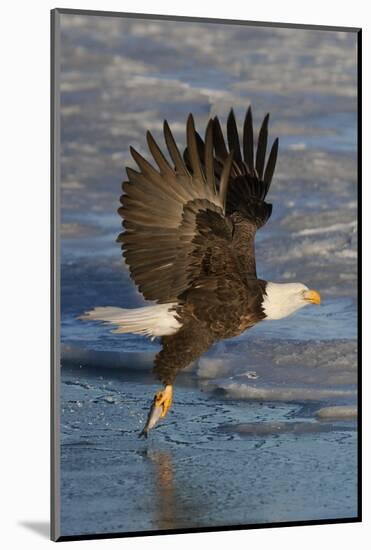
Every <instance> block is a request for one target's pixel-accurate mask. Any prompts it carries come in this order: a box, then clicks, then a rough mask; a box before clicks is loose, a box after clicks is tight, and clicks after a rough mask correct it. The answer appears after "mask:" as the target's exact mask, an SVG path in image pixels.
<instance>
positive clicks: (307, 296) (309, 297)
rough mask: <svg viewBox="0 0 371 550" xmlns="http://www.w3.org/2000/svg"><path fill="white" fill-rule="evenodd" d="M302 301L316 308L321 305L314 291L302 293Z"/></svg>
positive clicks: (317, 294) (319, 297) (319, 298)
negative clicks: (314, 305)
mask: <svg viewBox="0 0 371 550" xmlns="http://www.w3.org/2000/svg"><path fill="white" fill-rule="evenodd" d="M304 300H306V301H307V302H310V303H311V304H316V305H317V306H318V305H319V304H320V303H321V296H320V295H319V293H318V292H317V291H316V290H306V291H305V292H304Z"/></svg>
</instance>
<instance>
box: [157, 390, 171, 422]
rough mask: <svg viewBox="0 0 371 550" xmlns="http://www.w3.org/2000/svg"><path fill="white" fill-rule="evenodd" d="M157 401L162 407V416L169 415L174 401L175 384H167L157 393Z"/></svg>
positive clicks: (158, 405)
mask: <svg viewBox="0 0 371 550" xmlns="http://www.w3.org/2000/svg"><path fill="white" fill-rule="evenodd" d="M154 400H155V403H156V406H157V407H162V413H161V418H164V416H166V415H167V413H168V412H169V409H170V407H171V404H172V402H173V386H172V384H166V385H165V386H164V389H163V390H160V391H158V392H157V393H156V394H155V399H154Z"/></svg>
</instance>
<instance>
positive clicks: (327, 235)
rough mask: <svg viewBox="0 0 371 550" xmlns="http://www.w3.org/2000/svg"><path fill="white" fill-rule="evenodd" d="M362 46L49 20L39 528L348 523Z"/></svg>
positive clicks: (109, 18) (240, 27) (355, 394)
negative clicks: (49, 328) (44, 434)
mask: <svg viewBox="0 0 371 550" xmlns="http://www.w3.org/2000/svg"><path fill="white" fill-rule="evenodd" d="M210 15H212V14H210ZM246 16H247V18H248V12H247V13H246ZM360 39H361V31H360V30H359V29H355V28H337V27H320V26H318V27H316V26H304V25H301V26H300V25H287V24H286V25H284V24H278V23H256V22H247V21H227V20H216V19H192V18H186V17H172V16H156V15H140V14H120V13H109V12H107V13H105V12H89V11H80V10H65V9H58V10H54V11H53V12H52V218H53V223H52V226H53V227H52V243H53V249H52V255H53V262H52V293H53V334H52V538H53V539H54V540H73V539H87V538H102V537H120V536H133V535H148V534H166V533H188V532H195V531H212V530H231V529H247V528H258V527H268V526H271V527H275V526H282V525H307V524H318V523H334V522H354V521H360V519H361V510H360V498H361V493H360V462H359V457H360V444H359V440H360V421H359V417H358V415H357V411H358V404H359V399H360V382H359V376H360V372H359V368H358V329H359V327H358V313H359V312H358V309H359V303H358V284H359V280H358V263H359V251H358V244H357V212H358V208H359V205H360V197H359V193H360V173H359V171H358V162H359V160H360V142H359V139H358V136H359V135H360V125H359V122H358V121H359V117H360V90H359V75H360Z"/></svg>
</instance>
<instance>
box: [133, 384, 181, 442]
mask: <svg viewBox="0 0 371 550" xmlns="http://www.w3.org/2000/svg"><path fill="white" fill-rule="evenodd" d="M172 401H173V386H171V385H167V386H165V387H164V389H163V390H162V391H158V392H157V393H156V394H155V396H154V398H153V401H152V405H151V408H150V410H149V413H148V417H147V422H146V425H145V426H144V428H143V430H142V431H141V432H140V434H139V437H146V438H147V437H148V432H149V431H150V430H152V428H154V427H155V426H156V424H157V423H158V421H159V420H160V419H161V418H164V417H165V416H166V415H167V413H168V411H169V409H170V407H171V403H172Z"/></svg>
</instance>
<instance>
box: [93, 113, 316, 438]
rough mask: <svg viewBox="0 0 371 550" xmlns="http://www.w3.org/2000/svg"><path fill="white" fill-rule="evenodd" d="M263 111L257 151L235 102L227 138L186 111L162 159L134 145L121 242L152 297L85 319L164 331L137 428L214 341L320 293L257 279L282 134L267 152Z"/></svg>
mask: <svg viewBox="0 0 371 550" xmlns="http://www.w3.org/2000/svg"><path fill="white" fill-rule="evenodd" d="M268 120H269V114H267V115H266V116H265V118H264V120H263V122H262V125H261V128H260V131H259V135H258V139H257V146H256V152H255V151H254V135H253V121H252V113H251V107H249V109H248V110H247V113H246V116H245V120H244V124H243V139H242V148H241V145H240V138H239V134H238V130H237V124H236V119H235V115H234V112H233V110H231V112H230V113H229V116H228V120H227V141H225V139H224V136H223V132H222V129H221V125H220V122H219V120H218V118H217V117H214V118H211V119H210V120H209V122H208V124H207V127H206V132H205V137H204V139H203V138H202V137H201V136H200V135H199V134H198V133H197V132H196V130H195V124H194V119H193V116H192V115H191V114H190V115H189V116H188V119H187V127H186V138H187V139H186V142H187V143H186V148H185V150H184V152H183V154H181V152H180V150H179V148H178V146H177V144H176V142H175V139H174V137H173V134H172V132H171V130H170V127H169V125H168V123H167V122H166V121H165V122H164V138H165V142H166V146H167V150H168V153H169V157H170V158H167V157H166V156H165V155H164V153H163V152H162V151H161V149H160V147H159V146H158V144H157V143H156V141H155V140H154V138H153V137H152V135H151V133H150V132H147V143H148V147H149V151H150V153H151V155H152V157H153V159H154V161H155V162H156V164H157V167H156V168H154V167H153V166H152V164H150V163H149V162H148V161H147V160H146V159H145V158H144V157H143V156H141V155H140V154H139V153H138V152H137V151H136V150H135V149H134V148H132V147H131V149H130V151H131V155H132V157H133V159H134V160H135V162H136V164H137V165H138V170H133V169H132V168H127V169H126V172H127V180H128V181H125V182H124V183H123V195H122V196H121V199H120V200H121V205H122V206H121V207H120V208H119V210H118V212H119V214H120V216H121V217H122V218H123V222H122V224H123V228H124V231H123V232H122V233H120V235H119V236H118V239H117V241H118V242H120V243H121V246H122V250H123V256H124V258H125V261H126V264H127V265H128V267H129V270H130V276H131V278H132V279H133V280H134V282H135V284H136V285H137V287H138V289H139V291H140V292H141V293H142V295H143V296H144V298H145V299H146V300H150V301H152V302H155V304H153V305H148V306H145V307H141V308H137V309H122V308H118V307H97V308H95V309H93V310H92V311H88V312H86V313H85V314H84V315H83V316H82V319H84V320H96V321H103V322H105V323H110V324H113V325H115V326H116V329H115V330H114V331H113V332H116V333H129V332H130V333H134V334H144V335H146V336H148V337H152V338H154V337H158V338H160V341H161V344H162V349H161V351H160V352H159V353H158V354H157V355H156V358H155V362H154V374H155V375H156V377H157V378H158V379H159V380H160V381H161V382H162V384H163V386H164V387H163V388H162V389H161V390H160V391H158V392H157V393H156V394H155V397H154V399H153V402H152V406H151V409H150V413H149V415H148V420H147V423H146V426H145V428H144V430H143V432H142V433H143V434H144V435H146V436H147V434H148V431H149V430H150V429H151V428H152V427H153V426H154V425H155V424H156V423H157V421H158V420H159V419H160V418H163V417H164V416H166V414H167V412H168V410H169V408H170V406H171V403H172V398H173V384H174V381H175V377H176V375H177V373H178V372H179V371H180V370H181V369H183V368H185V367H186V366H187V365H189V364H190V363H192V362H193V361H194V360H196V359H197V358H198V357H199V356H200V355H202V354H203V353H205V352H206V351H207V350H208V349H209V348H210V346H212V345H213V344H214V343H216V342H218V341H220V340H223V339H225V338H231V337H233V336H237V335H239V334H241V333H242V332H244V331H245V330H248V329H249V328H251V327H253V326H254V325H256V324H257V323H259V322H260V321H264V320H266V319H281V318H283V317H286V316H288V315H290V314H291V313H293V312H294V311H296V310H298V309H300V308H302V307H304V306H306V305H308V304H319V303H320V296H319V294H318V292H316V291H314V290H309V289H308V287H307V286H305V285H304V284H302V283H274V282H267V281H265V280H263V279H260V278H258V276H257V273H256V266H255V245H254V240H255V234H256V231H257V230H258V229H260V228H261V227H262V226H263V225H264V224H265V223H266V222H267V221H268V219H269V217H270V215H271V213H272V205H271V204H269V203H267V202H266V195H267V193H268V191H269V187H270V184H271V181H272V178H273V174H274V170H275V165H276V160H277V153H278V139H276V140H275V141H274V142H273V145H272V147H271V150H270V153H269V156H268V160H267V162H265V160H266V151H267V143H268Z"/></svg>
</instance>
